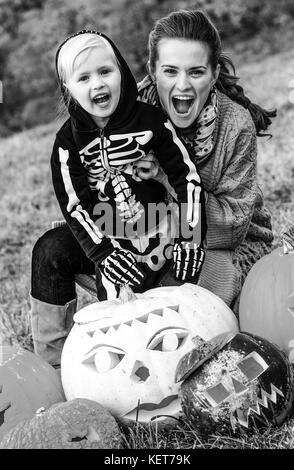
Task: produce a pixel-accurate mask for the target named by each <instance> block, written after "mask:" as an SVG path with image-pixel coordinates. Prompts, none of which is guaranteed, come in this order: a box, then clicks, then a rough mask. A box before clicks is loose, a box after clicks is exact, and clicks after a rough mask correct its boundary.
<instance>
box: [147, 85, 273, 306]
mask: <svg viewBox="0 0 294 470" xmlns="http://www.w3.org/2000/svg"><path fill="white" fill-rule="evenodd" d="M143 83H144V82H143ZM145 83H146V82H145ZM152 86H153V85H151V87H152ZM151 87H150V85H149V86H147V87H145V88H144V87H141V88H140V87H139V92H140V96H141V99H142V100H143V101H149V96H150V90H151ZM217 98H218V113H217V117H216V121H215V129H214V133H213V150H212V152H211V153H210V154H209V155H207V156H205V157H202V158H197V155H195V162H196V165H197V168H198V171H199V173H200V176H201V179H202V184H203V188H204V191H205V197H206V216H207V235H206V240H205V244H204V247H205V248H206V258H205V263H204V265H203V268H202V272H201V275H200V278H199V281H198V285H200V286H202V287H204V288H207V289H209V290H211V291H212V292H214V293H215V294H217V295H219V296H220V297H221V298H222V299H223V300H224V301H225V302H226V303H227V304H228V305H232V304H233V302H234V300H235V299H236V297H237V296H238V294H239V293H240V290H241V287H242V284H243V282H244V280H245V277H246V275H247V273H248V271H249V270H250V268H251V267H252V265H253V264H254V263H255V262H256V261H257V260H258V259H259V258H260V257H261V256H263V255H264V254H267V253H269V252H270V251H271V242H272V240H273V233H272V228H271V217H270V214H269V212H268V211H267V209H266V208H265V207H264V204H263V196H262V192H261V189H260V187H259V186H258V184H257V138H256V130H255V126H254V123H253V120H252V118H251V115H250V113H249V111H248V110H247V109H245V108H243V107H242V106H241V105H239V104H238V103H236V102H234V101H232V100H231V99H230V98H229V97H227V96H226V95H225V94H223V93H221V92H219V91H217ZM177 131H178V132H179V133H180V134H181V132H183V138H184V140H185V142H186V143H187V144H188V145H190V146H191V147H192V146H193V134H194V133H195V130H194V131H192V135H191V134H190V135H189V133H187V129H185V130H182V129H177ZM160 179H161V180H165V181H166V177H165V175H163V173H162V172H160ZM166 187H167V189H168V190H170V189H171V188H170V187H169V185H168V183H167V184H166ZM170 193H171V194H172V193H173V192H172V190H170Z"/></svg>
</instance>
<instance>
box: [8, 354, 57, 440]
mask: <svg viewBox="0 0 294 470" xmlns="http://www.w3.org/2000/svg"><path fill="white" fill-rule="evenodd" d="M64 400H65V397H64V393H63V388H62V384H61V380H60V377H59V374H58V373H57V372H56V371H55V369H54V368H53V367H52V366H50V364H48V363H47V362H45V361H44V360H43V359H41V358H39V357H38V356H36V355H35V354H33V353H31V352H30V351H26V350H25V349H22V348H18V347H11V346H0V439H1V438H2V437H3V436H4V434H6V433H7V431H8V430H9V429H11V428H12V427H14V426H15V425H16V424H17V423H19V422H20V421H22V420H24V419H28V418H31V417H33V416H34V414H35V412H36V411H37V410H38V409H39V408H42V407H45V408H48V407H49V406H51V405H53V404H54V403H57V402H62V401H64Z"/></svg>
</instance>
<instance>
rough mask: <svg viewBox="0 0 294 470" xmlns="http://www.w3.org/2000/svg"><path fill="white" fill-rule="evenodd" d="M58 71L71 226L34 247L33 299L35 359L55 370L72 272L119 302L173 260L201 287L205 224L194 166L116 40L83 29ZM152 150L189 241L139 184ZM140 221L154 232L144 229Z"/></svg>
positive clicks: (65, 204)
mask: <svg viewBox="0 0 294 470" xmlns="http://www.w3.org/2000/svg"><path fill="white" fill-rule="evenodd" d="M56 67H57V74H58V79H59V83H60V87H61V91H62V94H63V97H64V100H65V103H66V105H67V108H68V111H69V114H70V117H69V119H68V120H67V121H66V122H65V124H64V125H63V126H62V127H61V129H60V130H59V131H58V132H57V135H56V140H55V143H54V147H53V152H52V157H51V168H52V179H53V185H54V189H55V193H56V197H57V199H58V202H59V205H60V208H61V211H62V213H63V215H64V218H65V220H66V222H67V227H66V228H59V229H55V230H52V231H50V233H49V234H45V236H44V237H42V238H41V239H40V240H39V242H38V244H37V245H36V247H35V249H34V252H33V263H32V299H31V302H32V307H31V313H32V332H33V339H34V346H35V352H36V353H37V354H40V355H42V356H43V357H45V358H46V359H47V360H48V361H49V362H51V363H58V360H59V359H60V357H59V356H60V352H61V347H62V344H63V342H64V339H65V337H66V335H67V333H68V330H69V328H70V321H68V322H67V327H64V324H65V320H64V319H65V318H71V317H72V313H74V309H75V303H74V301H75V288H74V274H75V273H78V272H80V273H81V272H85V273H89V272H93V273H94V272H95V273H96V280H97V297H98V299H99V300H105V299H111V298H115V297H117V295H118V291H119V288H120V286H121V285H122V284H125V283H126V284H130V285H131V286H132V288H133V289H134V291H135V292H138V291H139V292H140V291H144V290H146V289H149V288H151V287H155V286H156V285H158V283H159V281H160V279H161V278H162V276H163V274H164V273H165V272H166V271H167V270H168V269H169V266H170V263H171V261H172V260H171V258H172V257H173V272H174V276H175V279H176V280H178V281H188V282H197V279H198V277H199V273H200V270H201V266H202V264H203V260H204V251H203V249H202V243H203V239H204V236H205V227H206V225H205V219H204V211H203V210H202V211H200V209H199V207H200V204H203V193H202V190H201V183H200V178H199V175H198V172H197V170H196V167H195V164H194V163H192V161H191V159H190V157H189V153H188V151H187V149H186V147H185V145H184V144H183V141H181V140H180V139H179V138H178V137H177V135H176V132H175V130H174V128H173V126H172V125H171V123H170V121H169V120H168V119H167V118H166V117H165V115H164V113H163V112H162V111H161V110H159V109H156V108H154V107H153V106H151V105H149V104H146V103H141V102H139V101H137V97H138V92H137V86H136V82H135V79H134V77H133V75H132V73H131V71H130V69H129V67H128V65H127V64H126V62H125V60H124V59H123V57H122V56H121V54H120V52H119V51H118V49H117V48H116V46H115V45H114V44H113V43H112V41H111V40H110V39H109V38H107V37H106V36H105V35H103V34H101V33H98V32H95V31H94V32H93V31H91V32H89V31H81V32H79V33H78V34H76V35H74V36H72V37H70V38H68V39H67V40H66V41H65V42H64V43H63V44H62V45H61V46H60V47H59V49H58V51H57V55H56ZM171 99H173V97H171ZM151 149H152V150H154V151H155V152H156V155H157V158H158V160H159V162H160V164H161V166H162V168H163V170H164V171H165V172H166V174H167V176H168V180H169V183H170V184H171V186H172V187H173V189H174V191H175V193H176V196H177V201H178V206H179V211H180V214H179V217H180V219H179V220H180V223H182V225H185V226H186V228H187V227H188V228H190V229H192V232H191V231H190V232H189V236H188V235H187V233H186V231H184V230H183V227H181V230H180V231H179V230H178V227H176V226H175V218H174V217H171V216H170V215H169V214H168V213H167V214H164V215H163V216H162V217H161V218H160V217H159V218H160V220H159V222H158V221H157V215H156V214H154V210H153V212H152V210H151V211H150V207H151V209H155V208H156V207H157V205H158V204H159V203H163V202H164V201H165V199H164V197H165V190H164V187H163V186H162V185H161V184H160V183H158V182H156V181H152V180H151V181H148V182H146V181H142V180H141V179H138V178H137V177H136V176H135V165H136V162H138V161H139V160H141V159H142V158H144V156H145V155H147V154H148V152H149V151H150V150H151ZM103 214H104V216H103ZM154 216H155V218H154ZM150 218H153V223H151V222H150V220H149V219H150ZM143 219H144V222H146V223H145V224H144V226H145V227H146V225H147V230H143V231H141V232H140V230H139V225H140V223H141V221H142V220H143ZM154 221H155V222H154ZM110 222H111V223H110ZM157 222H158V223H157ZM106 226H108V229H109V226H110V227H111V230H110V232H111V233H109V231H108V230H107V229H105V227H106ZM121 226H123V228H124V230H123V233H121ZM130 226H132V230H131V231H130V230H129V228H130ZM68 228H70V230H68ZM130 232H131V236H128V233H130ZM184 232H185V233H184ZM48 240H50V243H48ZM45 249H46V252H48V256H44V250H45ZM45 258H46V259H45ZM65 258H66V261H65ZM71 305H72V307H71V308H70V307H69V306H71ZM70 310H71V313H70ZM54 319H55V320H54ZM54 321H55V322H56V324H55V325H52V323H54ZM58 325H63V326H62V327H61V326H60V327H59V326H58ZM48 329H49V330H50V331H51V333H52V334H51V333H50V331H49V333H48ZM44 331H45V332H46V335H44Z"/></svg>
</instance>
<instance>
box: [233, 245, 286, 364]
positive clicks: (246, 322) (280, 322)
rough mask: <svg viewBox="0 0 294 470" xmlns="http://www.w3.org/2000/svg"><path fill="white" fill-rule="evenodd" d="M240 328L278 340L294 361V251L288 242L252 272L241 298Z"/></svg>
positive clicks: (265, 257) (262, 260) (258, 263)
mask: <svg viewBox="0 0 294 470" xmlns="http://www.w3.org/2000/svg"><path fill="white" fill-rule="evenodd" d="M239 316H240V330H241V331H245V332H249V333H253V334H256V335H259V336H262V337H263V338H265V339H267V340H269V341H271V342H273V343H276V344H277V345H278V346H279V347H280V348H281V349H283V351H284V352H286V353H287V355H288V356H289V359H290V362H294V250H292V249H291V246H290V244H288V246H287V245H286V244H284V247H283V248H277V249H275V250H274V251H272V253H270V254H269V255H266V256H264V257H263V258H261V259H260V260H259V261H258V262H257V263H256V264H255V265H254V266H253V268H252V269H251V271H250V272H249V274H248V276H247V278H246V280H245V283H244V286H243V289H242V292H241V297H240V308H239Z"/></svg>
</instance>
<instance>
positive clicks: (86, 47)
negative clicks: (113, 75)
mask: <svg viewBox="0 0 294 470" xmlns="http://www.w3.org/2000/svg"><path fill="white" fill-rule="evenodd" d="M95 47H106V48H107V49H108V50H109V51H110V52H111V54H112V55H113V57H114V59H115V61H116V63H117V64H118V66H119V63H118V60H117V58H116V55H115V53H114V50H113V48H112V46H111V45H110V43H109V42H108V41H107V40H106V39H105V38H104V37H102V36H100V35H99V34H95V33H84V34H79V35H77V36H73V37H72V38H70V39H69V40H68V41H66V42H65V43H64V44H63V46H61V48H60V50H59V53H58V58H57V64H56V66H57V74H58V78H59V80H60V82H61V83H62V84H63V83H66V82H67V81H68V80H69V78H70V77H71V75H72V74H73V72H74V71H75V69H76V68H78V67H79V66H80V65H81V64H82V63H83V61H84V60H86V59H87V57H88V55H89V54H90V52H91V50H92V49H94V48H95ZM83 52H86V55H85V54H82V53H83Z"/></svg>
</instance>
